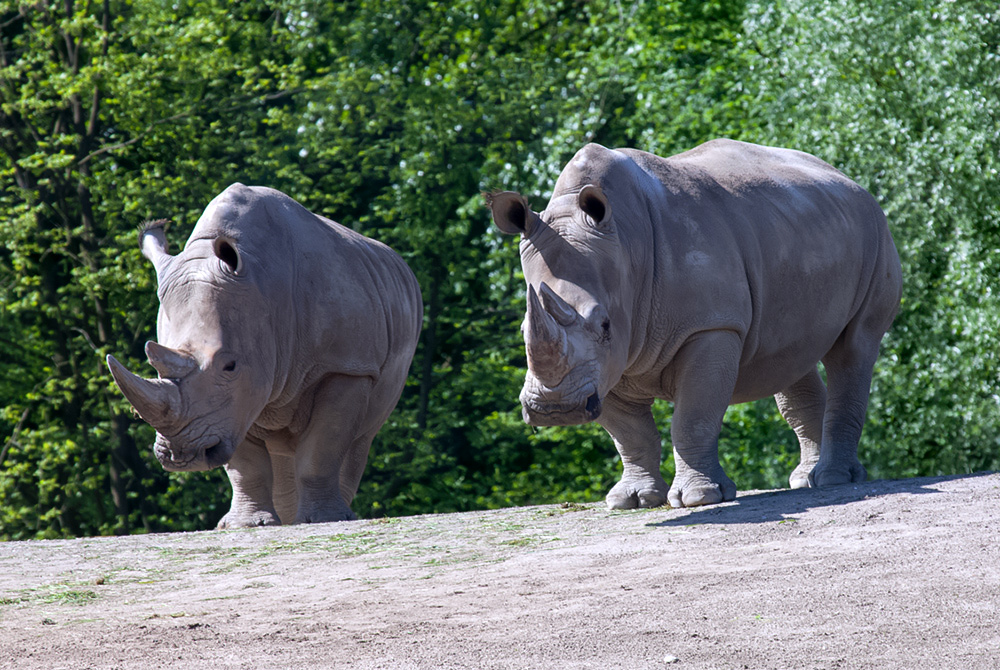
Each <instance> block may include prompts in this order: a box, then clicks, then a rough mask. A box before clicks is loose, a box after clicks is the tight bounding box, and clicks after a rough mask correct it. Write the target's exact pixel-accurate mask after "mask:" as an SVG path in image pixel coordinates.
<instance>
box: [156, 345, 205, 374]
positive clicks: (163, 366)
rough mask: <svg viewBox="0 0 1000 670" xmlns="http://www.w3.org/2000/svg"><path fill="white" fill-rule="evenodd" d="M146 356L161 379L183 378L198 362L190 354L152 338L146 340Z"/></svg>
mask: <svg viewBox="0 0 1000 670" xmlns="http://www.w3.org/2000/svg"><path fill="white" fill-rule="evenodd" d="M146 358H148V359H149V364H150V365H152V366H153V367H154V368H156V371H157V372H159V373H160V377H162V378H163V379H183V378H184V377H187V376H188V375H189V374H191V373H192V372H194V371H195V369H196V368H197V367H198V362H197V361H196V360H195V359H194V358H193V357H192V356H191V355H190V354H186V353H184V352H182V351H177V350H176V349H171V348H170V347H165V346H163V345H162V344H157V343H156V342H153V341H152V340H150V341H149V342H146Z"/></svg>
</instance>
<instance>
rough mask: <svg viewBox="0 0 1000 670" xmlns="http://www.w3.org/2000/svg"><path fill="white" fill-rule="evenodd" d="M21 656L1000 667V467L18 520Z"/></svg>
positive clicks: (502, 664) (2, 619)
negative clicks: (637, 490)
mask: <svg viewBox="0 0 1000 670" xmlns="http://www.w3.org/2000/svg"><path fill="white" fill-rule="evenodd" d="M0 631H2V634H0V667H2V668H18V669H19V670H21V669H34V668H39V669H41V668H45V669H46V670H48V669H54V668H73V669H78V668H100V669H110V668H129V669H131V668H136V669H140V670H145V669H149V668H211V669H213V670H222V669H225V668H255V669H256V668H289V667H296V668H359V669H360V668H401V669H408V668H414V669H416V668H428V669H430V668H434V669H438V668H463V669H464V668H491V669H492V668H496V669H500V668H594V669H602V670H603V669H610V668H622V669H631V668H635V669H640V668H641V669H643V670H646V669H649V668H668V667H669V668H679V669H686V668H692V669H693V668H726V669H728V668H880V669H886V668H956V669H959V668H961V669H966V668H972V669H975V668H1000V474H997V473H987V474H978V475H966V476H953V477H935V478H921V479H908V480H895V481H874V482H867V483H864V484H858V485H847V486H840V487H832V488H829V489H820V490H795V491H790V490H782V491H750V492H745V493H742V494H741V495H740V496H739V497H738V498H737V500H736V501H734V502H732V503H725V504H721V505H716V506H712V507H706V508H700V509H693V510H672V509H667V508H659V509H654V510H639V511H630V512H609V511H607V510H606V509H605V508H604V506H603V505H601V504H590V505H575V504H565V505H555V506H543V507H528V508H517V509H506V510H497V511H490V512H475V513H466V514H449V515H430V516H418V517H407V518H399V519H387V520H381V521H355V522H342V523H335V524H321V525H306V526H290V527H282V528H260V529H254V530H234V531H208V532H199V533H178V534H162V535H144V536H130V537H117V538H86V539H79V540H65V541H64V540H59V541H32V542H8V543H0Z"/></svg>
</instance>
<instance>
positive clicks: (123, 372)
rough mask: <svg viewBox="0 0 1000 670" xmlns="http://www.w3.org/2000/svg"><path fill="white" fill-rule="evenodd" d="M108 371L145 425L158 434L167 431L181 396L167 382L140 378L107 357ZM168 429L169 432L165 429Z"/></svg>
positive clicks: (174, 384) (173, 384)
mask: <svg viewBox="0 0 1000 670" xmlns="http://www.w3.org/2000/svg"><path fill="white" fill-rule="evenodd" d="M107 360H108V369H110V370H111V376H112V377H114V378H115V383H116V384H117V385H118V388H119V389H121V392H122V393H123V394H124V395H125V398H126V399H127V400H128V401H129V402H130V403H131V404H132V407H134V408H135V411H136V412H138V413H139V416H141V417H142V418H143V419H144V420H145V421H146V422H147V423H149V424H150V425H151V426H152V427H153V428H156V429H157V430H158V431H160V432H167V431H164V430H161V429H162V428H168V426H169V425H170V424H171V422H172V420H173V419H174V418H175V417H176V415H177V413H178V411H179V410H180V407H181V393H180V389H179V388H178V387H177V384H176V383H175V382H173V381H171V380H169V379H143V378H142V377H139V376H138V375H134V374H132V373H131V372H129V370H128V368H126V367H125V366H124V365H122V364H121V363H119V362H118V360H117V359H116V358H115V357H114V356H112V355H111V354H108V359H107ZM168 430H169V429H168Z"/></svg>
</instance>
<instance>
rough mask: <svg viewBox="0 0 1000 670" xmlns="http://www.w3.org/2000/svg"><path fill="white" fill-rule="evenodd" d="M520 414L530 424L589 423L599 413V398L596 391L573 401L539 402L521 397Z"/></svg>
mask: <svg viewBox="0 0 1000 670" xmlns="http://www.w3.org/2000/svg"><path fill="white" fill-rule="evenodd" d="M521 415H522V417H523V418H524V422H525V423H527V424H528V425H531V426H571V425H576V424H581V423H590V422H591V421H594V420H595V419H597V418H598V417H599V416H600V415H601V398H600V396H599V395H597V393H596V392H594V393H591V394H589V395H587V396H586V397H585V398H584V399H583V400H581V401H579V402H575V403H562V402H560V403H547V402H539V401H538V399H537V398H522V401H521Z"/></svg>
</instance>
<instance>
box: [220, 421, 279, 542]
mask: <svg viewBox="0 0 1000 670" xmlns="http://www.w3.org/2000/svg"><path fill="white" fill-rule="evenodd" d="M225 467H226V474H227V475H228V476H229V483H230V485H231V486H232V487H233V501H232V504H231V505H230V507H229V512H227V513H226V515H225V516H224V517H222V519H221V520H220V521H219V524H218V526H217V528H250V527H254V526H277V525H280V524H281V521H280V520H279V519H278V513H277V512H276V511H275V509H274V504H273V503H272V501H271V483H272V474H271V456H270V454H268V453H267V449H266V448H265V446H264V445H263V444H262V443H260V442H258V441H257V440H256V439H253V438H250V437H248V438H247V439H245V440H243V442H241V443H240V446H238V447H237V448H236V451H235V452H233V456H232V458H230V459H229V462H228V463H226V466H225Z"/></svg>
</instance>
